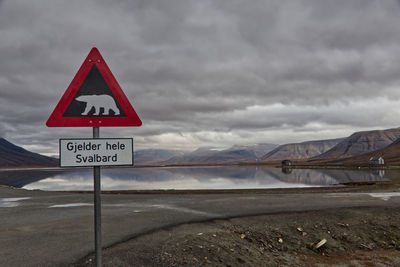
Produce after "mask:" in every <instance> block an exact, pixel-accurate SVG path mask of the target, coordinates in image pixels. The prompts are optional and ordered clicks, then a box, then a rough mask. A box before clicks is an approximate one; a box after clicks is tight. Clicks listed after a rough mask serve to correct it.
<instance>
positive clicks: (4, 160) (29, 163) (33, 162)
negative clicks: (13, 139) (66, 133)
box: [0, 138, 58, 167]
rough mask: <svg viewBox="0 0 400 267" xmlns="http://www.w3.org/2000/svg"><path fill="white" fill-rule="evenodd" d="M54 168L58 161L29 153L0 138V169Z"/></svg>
mask: <svg viewBox="0 0 400 267" xmlns="http://www.w3.org/2000/svg"><path fill="white" fill-rule="evenodd" d="M19 166H24V167H44V166H45V167H50V166H52V167H54V166H58V159H55V158H51V157H46V156H43V155H40V154H37V153H33V152H30V151H28V150H25V149H23V148H22V147H19V146H16V145H14V144H12V143H10V142H8V141H7V140H6V139H4V138H0V167H19Z"/></svg>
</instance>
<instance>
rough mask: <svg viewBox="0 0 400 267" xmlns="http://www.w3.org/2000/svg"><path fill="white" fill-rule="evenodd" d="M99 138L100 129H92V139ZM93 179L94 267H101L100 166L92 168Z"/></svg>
mask: <svg viewBox="0 0 400 267" xmlns="http://www.w3.org/2000/svg"><path fill="white" fill-rule="evenodd" d="M98 138H100V127H93V139H98ZM93 178H94V182H93V183H94V245H95V251H96V266H97V267H101V182H100V166H95V167H93Z"/></svg>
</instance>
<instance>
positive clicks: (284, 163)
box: [281, 159, 292, 167]
mask: <svg viewBox="0 0 400 267" xmlns="http://www.w3.org/2000/svg"><path fill="white" fill-rule="evenodd" d="M281 164H282V167H286V166H292V162H291V161H290V160H288V159H285V160H282V162H281Z"/></svg>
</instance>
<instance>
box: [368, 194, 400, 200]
mask: <svg viewBox="0 0 400 267" xmlns="http://www.w3.org/2000/svg"><path fill="white" fill-rule="evenodd" d="M368 195H369V196H371V197H375V198H380V199H382V200H385V201H388V200H389V199H390V198H391V197H400V192H391V193H368Z"/></svg>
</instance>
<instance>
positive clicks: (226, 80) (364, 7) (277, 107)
mask: <svg viewBox="0 0 400 267" xmlns="http://www.w3.org/2000/svg"><path fill="white" fill-rule="evenodd" d="M93 46H96V47H98V49H99V50H100V52H101V53H102V55H103V57H104V59H105V60H106V62H107V64H108V66H109V67H110V69H111V71H112V72H113V73H114V75H115V77H116V78H117V80H118V82H119V84H120V85H121V87H122V89H123V90H124V92H125V94H126V95H127V96H128V98H129V99H130V101H131V103H132V105H133V107H134V108H135V110H136V111H137V113H138V114H139V116H140V118H141V119H142V121H143V126H142V127H140V128H135V127H134V128H107V129H106V128H102V129H101V136H102V137H132V136H133V137H134V138H135V148H136V149H141V148H174V149H194V148H197V147H199V146H215V147H220V148H223V147H228V146H231V145H233V144H254V143H265V142H269V143H277V144H283V143H287V142H300V141H306V140H313V139H325V138H336V137H343V136H347V135H349V134H351V133H352V132H354V131H359V130H370V129H383V128H392V127H397V126H399V125H400V111H399V107H400V2H399V1H395V0H380V1H379V0H335V1H329V0H293V1H283V0H276V1H273V0H259V1H258V0H252V1H249V0H221V1H218V0H201V1H199V0H193V1H190V0H181V1H180V0H159V1H155V0H135V1H130V0H117V1H115V0H114V1H111V0H110V1H105V0H103V1H98V0H91V1H82V0H79V1H78V0H71V1H55V0H47V1H46V0H35V1H31V0H25V1H24V0H0V59H1V61H0V136H2V137H4V138H6V139H8V140H10V141H11V142H13V143H15V144H18V145H22V146H23V147H25V148H27V149H30V150H33V151H35V152H39V153H48V154H56V153H58V152H57V151H58V147H57V146H58V138H61V137H65V138H67V137H91V134H92V132H91V129H90V128H47V127H46V126H45V122H46V120H47V118H48V117H49V115H50V113H51V112H52V110H53V109H54V107H55V105H56V104H57V102H58V101H59V99H60V98H61V96H62V94H63V93H64V91H65V90H66V88H67V87H68V85H69V83H70V82H71V80H72V78H73V77H74V75H75V73H76V72H77V70H78V68H79V67H80V65H81V64H82V62H83V60H84V59H85V57H86V56H87V54H88V53H89V51H90V49H91V48H92V47H93Z"/></svg>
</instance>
